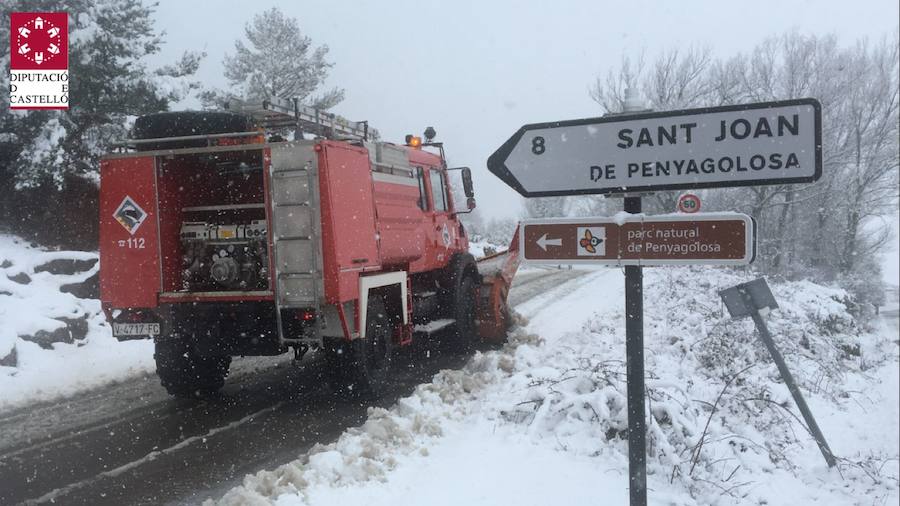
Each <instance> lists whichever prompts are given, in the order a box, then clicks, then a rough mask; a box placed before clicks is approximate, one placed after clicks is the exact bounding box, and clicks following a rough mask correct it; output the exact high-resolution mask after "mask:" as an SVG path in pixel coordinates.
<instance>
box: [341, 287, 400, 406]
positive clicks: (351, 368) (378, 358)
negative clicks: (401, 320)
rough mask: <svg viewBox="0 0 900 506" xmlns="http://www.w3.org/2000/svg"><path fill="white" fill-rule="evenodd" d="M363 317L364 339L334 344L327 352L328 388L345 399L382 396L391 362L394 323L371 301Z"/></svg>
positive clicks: (374, 299) (377, 300) (379, 301)
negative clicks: (329, 386)
mask: <svg viewBox="0 0 900 506" xmlns="http://www.w3.org/2000/svg"><path fill="white" fill-rule="evenodd" d="M366 315H367V316H366V338H365V339H354V340H352V341H346V340H343V339H340V340H334V341H332V342H331V343H330V345H329V346H327V348H326V353H327V355H326V367H327V368H328V371H327V375H328V380H329V383H330V384H331V388H332V389H333V390H334V391H335V392H336V393H338V394H340V395H343V396H346V397H358V396H362V395H378V394H379V393H381V391H382V390H383V389H384V386H385V384H386V382H387V379H388V377H389V373H390V369H391V362H392V361H393V357H392V355H393V353H392V352H393V342H392V340H393V329H394V326H393V324H392V321H393V319H392V318H391V317H390V316H389V315H388V313H387V311H386V310H385V305H384V300H383V299H382V298H381V297H378V296H373V297H370V298H369V303H368V309H367V311H366Z"/></svg>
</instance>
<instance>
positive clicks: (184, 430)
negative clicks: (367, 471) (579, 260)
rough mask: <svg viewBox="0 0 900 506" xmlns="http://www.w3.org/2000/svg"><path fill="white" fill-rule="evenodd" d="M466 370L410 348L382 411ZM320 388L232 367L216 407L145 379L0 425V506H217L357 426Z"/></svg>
mask: <svg viewBox="0 0 900 506" xmlns="http://www.w3.org/2000/svg"><path fill="white" fill-rule="evenodd" d="M582 274H584V271H578V270H572V271H568V270H561V271H555V270H553V271H529V272H523V273H522V274H520V275H519V276H517V278H516V283H515V285H514V286H513V289H512V291H511V293H510V302H511V304H512V305H513V306H518V305H520V304H524V305H525V306H529V305H535V304H540V300H541V299H542V298H546V297H547V296H550V294H549V293H548V292H550V291H551V290H553V289H554V288H556V287H558V286H559V285H561V284H563V283H566V282H568V281H572V280H573V279H575V278H578V277H580V276H581V275H582ZM574 283H575V284H577V283H578V281H574ZM562 289H565V288H562ZM542 294H547V295H545V296H544V297H540V296H541V295H542ZM529 301H530V302H529ZM423 355H427V356H428V358H426V357H423ZM465 360H466V357H460V356H452V355H443V354H440V353H435V352H434V351H430V350H429V346H427V345H423V346H421V347H417V349H415V350H412V351H411V352H410V353H409V356H404V357H401V360H399V363H400V364H401V368H400V370H399V371H398V373H397V374H396V375H395V377H394V380H393V381H394V383H395V385H394V388H392V389H391V391H392V393H391V394H390V395H389V396H386V397H385V398H383V399H381V400H380V401H379V402H378V405H379V406H389V405H391V404H393V402H394V401H395V400H396V399H398V398H400V397H403V396H406V395H409V393H410V392H411V391H412V390H413V389H414V387H415V386H416V385H417V384H419V383H421V382H423V381H428V380H429V379H430V377H431V376H432V375H433V374H435V373H436V372H437V371H439V370H441V369H446V368H457V367H460V366H461V365H462V364H463V363H464V362H465ZM322 384H323V381H322V379H321V369H320V367H319V361H317V360H316V359H315V357H312V358H311V359H307V360H304V361H303V362H302V364H301V365H300V366H295V365H293V364H292V363H291V360H290V358H289V357H287V356H285V357H278V358H274V359H265V358H253V359H243V360H236V361H235V365H233V373H232V375H231V376H230V377H229V380H228V383H227V384H226V387H225V389H224V390H223V392H222V395H221V396H220V397H218V398H216V399H214V400H209V401H204V402H202V403H195V402H187V401H177V400H172V399H170V398H169V397H168V396H167V395H166V394H165V392H164V391H163V390H162V389H161V387H159V383H158V381H157V379H156V377H155V376H152V375H150V376H145V377H141V378H137V379H133V380H130V381H127V382H123V383H121V384H118V385H114V386H111V387H107V388H104V389H100V390H95V391H92V392H88V393H85V394H81V395H78V396H76V397H73V398H71V399H68V400H65V401H61V402H55V403H48V404H42V405H33V406H29V407H27V408H23V409H21V410H17V411H13V412H8V413H4V414H3V415H0V504H20V503H25V504H40V503H50V502H51V501H53V502H55V503H57V504H60V503H62V504H92V505H101V504H117V505H119V504H183V503H196V502H199V501H200V500H202V499H205V498H207V497H218V496H220V495H222V493H224V492H225V491H227V490H228V489H230V488H231V487H233V486H234V485H236V484H237V483H238V482H239V481H240V480H241V478H243V476H244V475H245V474H247V473H251V472H254V471H256V470H259V469H262V468H271V467H274V466H276V465H278V464H280V463H282V462H286V461H289V460H292V459H294V458H297V457H298V456H299V455H300V454H302V453H303V452H305V451H306V450H308V449H309V448H310V447H311V446H312V445H313V444H315V443H319V442H323V443H324V442H329V441H331V440H333V439H335V438H336V437H337V436H338V435H340V434H341V433H342V432H343V431H344V430H345V429H346V428H348V427H352V426H355V425H359V424H360V423H362V422H363V421H364V420H365V418H366V409H367V406H365V405H361V404H357V403H350V402H340V401H336V400H334V399H333V398H332V396H331V394H330V392H329V390H328V389H327V388H325V387H323V386H320V385H322Z"/></svg>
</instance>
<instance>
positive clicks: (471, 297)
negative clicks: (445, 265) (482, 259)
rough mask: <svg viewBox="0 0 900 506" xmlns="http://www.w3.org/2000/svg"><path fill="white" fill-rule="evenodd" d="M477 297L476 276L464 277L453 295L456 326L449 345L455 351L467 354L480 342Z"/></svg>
mask: <svg viewBox="0 0 900 506" xmlns="http://www.w3.org/2000/svg"><path fill="white" fill-rule="evenodd" d="M477 297H478V292H477V285H476V283H475V278H474V276H471V275H466V276H464V277H463V278H462V280H460V282H459V285H457V287H456V290H454V293H453V318H454V319H455V320H456V325H454V331H453V333H452V335H451V340H452V341H451V342H450V343H449V344H450V348H451V349H452V350H453V351H458V352H461V353H465V352H467V351H470V350H471V349H472V347H473V346H475V343H476V342H477V341H478V326H477V324H476V322H475V311H476V306H477V304H478V301H477Z"/></svg>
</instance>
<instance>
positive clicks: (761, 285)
mask: <svg viewBox="0 0 900 506" xmlns="http://www.w3.org/2000/svg"><path fill="white" fill-rule="evenodd" d="M719 296H721V297H722V300H723V301H724V302H725V307H726V308H728V312H729V314H730V315H731V317H732V318H735V319H737V318H743V317H746V316H750V317H751V318H753V323H754V324H756V330H758V331H759V337H760V339H761V340H762V342H763V344H765V345H766V349H767V350H769V355H771V357H772V360H773V361H774V362H775V365H776V366H778V372H779V373H780V374H781V379H783V380H784V384H785V385H787V387H788V390H789V391H790V392H791V396H792V397H793V398H794V403H796V404H797V408H798V409H800V413H801V414H802V415H803V420H804V421H806V425H807V427H808V428H809V432H810V434H812V437H813V439H815V440H816V444H817V445H818V446H819V451H821V452H822V456H823V457H825V462H826V463H827V464H828V467H834V466H835V465H836V462H835V459H834V453H832V451H831V448H830V447H829V446H828V442H827V441H825V435H824V434H822V430H821V429H820V428H819V424H818V423H816V419H815V417H813V414H812V411H810V409H809V406H807V405H806V399H804V398H803V394H802V393H801V392H800V388H799V387H798V386H797V382H795V381H794V376H793V375H792V374H791V371H790V369H788V366H787V363H785V361H784V357H782V356H781V352H779V351H778V348H776V347H775V341H773V340H772V334H770V333H769V327H768V326H766V322H765V320H763V317H762V315H761V314H760V310H761V309H776V308H777V307H778V304H777V303H776V302H775V297H774V296H773V295H772V291H771V290H769V285H768V284H766V280H765V279H763V278H760V279H756V280H753V281H750V282H749V283H742V284H740V285H737V286H734V287H731V288H728V289H726V290H722V291H721V292H719Z"/></svg>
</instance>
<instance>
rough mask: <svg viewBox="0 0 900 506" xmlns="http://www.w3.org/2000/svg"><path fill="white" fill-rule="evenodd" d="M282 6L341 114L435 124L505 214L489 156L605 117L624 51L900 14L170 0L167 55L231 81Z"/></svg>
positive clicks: (567, 4) (854, 5)
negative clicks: (193, 60) (231, 64)
mask: <svg viewBox="0 0 900 506" xmlns="http://www.w3.org/2000/svg"><path fill="white" fill-rule="evenodd" d="M275 5H277V6H279V7H281V9H282V10H283V11H284V12H285V13H286V14H288V15H290V16H293V17H296V18H297V19H298V20H299V23H300V27H301V29H302V30H303V31H304V33H305V34H307V35H308V36H310V37H311V38H312V39H313V41H314V42H315V43H316V44H327V45H328V46H329V48H330V52H329V59H330V61H331V62H333V63H334V64H335V66H334V68H333V69H332V71H331V76H330V78H329V80H328V85H329V86H341V87H343V88H345V89H346V91H347V98H346V100H345V101H344V102H343V103H341V104H340V105H339V106H338V107H336V108H335V109H334V110H335V112H338V113H339V114H341V115H343V116H345V117H347V118H349V119H353V120H364V119H365V120H369V121H370V123H371V124H372V125H373V126H374V127H376V128H378V129H379V130H380V131H381V133H382V135H383V137H384V138H385V140H389V141H394V142H401V141H402V139H403V136H404V135H405V134H407V133H421V132H422V130H423V129H424V128H425V127H426V126H434V127H435V129H436V130H437V132H438V140H441V141H444V142H445V147H446V149H447V154H448V158H449V163H450V164H451V165H468V166H470V167H472V169H473V171H474V172H475V183H476V197H477V199H478V205H479V207H480V208H481V209H482V210H483V211H485V212H486V213H487V214H489V215H496V216H503V215H508V216H512V215H516V214H518V212H519V209H520V201H519V198H518V196H517V194H516V193H515V192H513V191H512V190H510V189H508V188H507V187H506V186H505V185H504V184H503V183H501V182H500V181H499V180H497V179H496V178H495V177H494V176H493V175H491V174H490V173H489V172H488V171H487V169H486V167H485V162H486V160H487V157H488V156H489V155H490V154H491V153H492V152H493V151H494V150H495V149H496V148H497V147H499V146H500V144H501V143H502V142H503V141H504V140H506V139H507V138H508V137H509V136H510V135H511V134H512V133H513V132H514V131H515V130H516V129H518V128H519V127H520V126H521V125H522V124H525V123H534V122H542V121H553V120H562V119H573V118H583V117H592V116H598V115H600V114H601V111H600V109H599V107H598V106H597V104H596V103H594V102H593V101H592V100H591V99H590V97H589V95H588V88H589V86H590V85H591V83H592V82H593V81H594V79H595V78H596V77H597V76H598V75H601V74H602V75H605V74H606V72H608V71H609V70H610V69H614V68H616V67H617V65H618V63H619V61H620V60H621V57H622V55H623V54H624V53H627V54H632V55H636V54H638V53H640V51H642V50H644V51H646V54H647V56H648V58H652V57H653V56H654V55H656V54H657V53H659V52H660V51H663V50H666V49H669V48H673V47H679V48H682V47H687V46H690V45H691V44H697V45H708V46H710V47H711V48H712V49H713V50H714V52H715V53H716V55H717V56H724V57H727V56H730V55H733V54H735V53H737V52H741V51H747V50H749V49H751V48H752V47H753V46H754V45H756V44H757V43H759V42H760V41H761V40H763V39H764V38H766V37H767V36H770V35H775V34H780V33H784V32H785V31H788V30H792V29H795V30H797V31H799V32H801V33H814V34H825V33H831V32H834V33H837V34H838V35H839V36H840V37H841V40H842V42H843V43H850V42H852V41H853V40H855V39H857V38H859V37H865V36H870V37H875V38H877V37H881V36H882V35H884V34H886V33H890V32H891V31H892V30H894V29H895V27H896V26H897V23H898V16H900V12H898V2H897V0H883V1H870V0H865V1H863V0H854V1H849V0H839V1H834V0H829V1H789V0H777V1H769V0H765V1H764V0H754V1H751V2H723V1H721V0H710V1H678V2H667V1H666V2H664V1H662V0H659V1H655V2H646V1H627V2H623V1H620V2H605V1H598V0H595V1H589V0H583V1H566V0H555V1H548V0H544V1H525V0H518V1H488V0H482V1H468V0H455V1H450V2H437V1H425V0H422V1H419V2H408V1H402V2H400V1H393V0H391V1H364V2H363V1H361V2H355V1H348V2H334V1H310V0H304V1H292V2H288V1H283V2H277V1H270V0H256V1H253V2H248V1H245V0H244V1H236V0H228V1H217V2H211V1H203V2H200V1H198V2H185V1H174V0H161V1H160V3H159V7H158V11H157V13H156V18H157V21H158V24H159V27H160V28H161V29H163V30H165V31H166V37H165V41H166V45H165V46H164V48H163V52H162V54H161V55H159V62H163V61H165V60H168V59H173V58H174V57H175V56H177V55H178V54H180V53H181V52H182V51H183V50H185V49H200V50H204V51H206V52H207V53H208V57H207V59H206V61H205V62H204V64H203V65H202V67H201V68H200V77H201V78H202V79H203V80H204V81H206V82H207V83H209V84H211V85H215V86H220V87H224V86H225V80H224V78H223V77H222V68H221V62H222V58H223V55H224V54H225V53H226V52H232V51H233V47H234V40H235V38H237V37H241V36H242V29H243V26H244V23H245V22H246V21H247V20H248V19H250V18H251V17H252V16H253V14H255V13H258V12H261V11H263V10H265V9H267V8H269V7H271V6H275ZM285 56H286V57H287V56H288V55H285Z"/></svg>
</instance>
